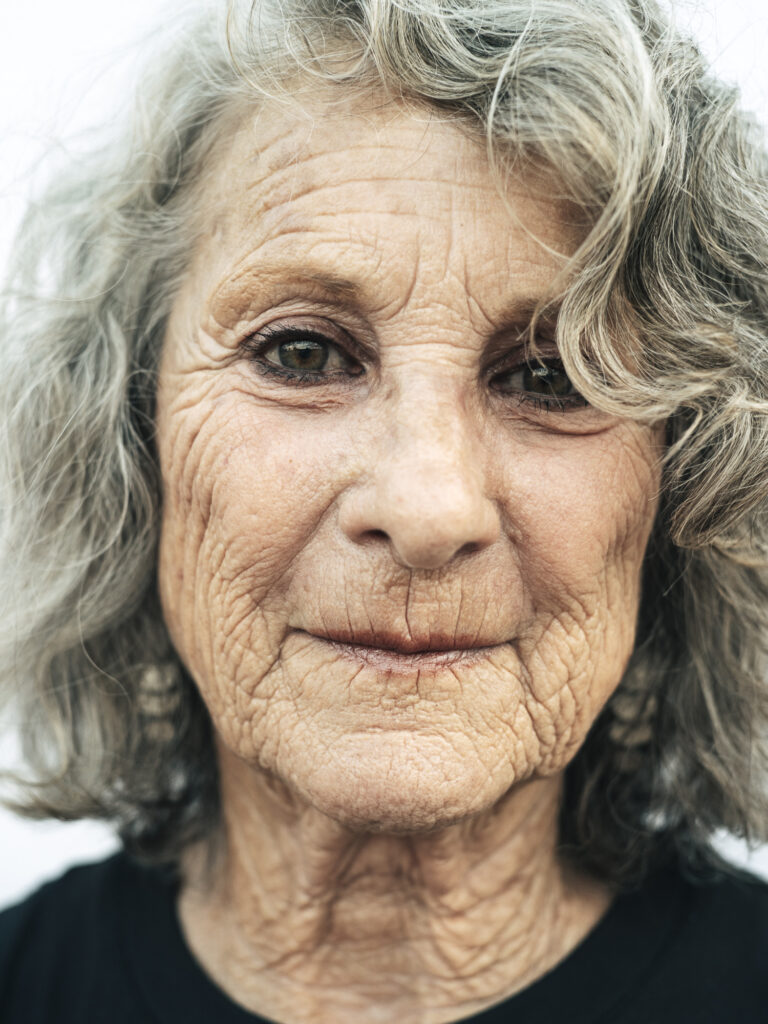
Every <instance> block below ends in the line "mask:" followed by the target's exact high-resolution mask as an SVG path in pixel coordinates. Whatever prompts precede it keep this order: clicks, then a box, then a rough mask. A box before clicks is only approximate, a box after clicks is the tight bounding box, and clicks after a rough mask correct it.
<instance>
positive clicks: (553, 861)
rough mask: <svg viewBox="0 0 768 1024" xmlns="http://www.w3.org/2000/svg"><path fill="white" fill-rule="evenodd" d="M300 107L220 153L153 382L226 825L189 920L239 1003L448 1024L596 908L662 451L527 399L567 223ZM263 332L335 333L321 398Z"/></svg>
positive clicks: (189, 654)
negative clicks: (577, 824) (559, 839)
mask: <svg viewBox="0 0 768 1024" xmlns="http://www.w3.org/2000/svg"><path fill="white" fill-rule="evenodd" d="M312 113H314V116H315V117H316V118H317V121H316V124H315V126H314V128H313V126H312V120H311V117H310V116H307V115H305V114H302V113H301V112H299V111H296V113H295V114H293V113H291V114H290V115H289V114H288V113H287V112H286V110H285V109H283V108H281V109H280V111H279V112H277V111H271V112H270V110H269V109H267V110H264V111H262V112H261V114H260V115H259V116H258V117H256V118H253V119H251V120H249V121H248V122H247V123H246V124H245V125H244V126H243V127H242V128H241V130H240V131H238V133H237V135H236V136H235V138H234V140H233V142H232V144H231V147H230V148H228V149H227V151H226V153H225V154H222V155H221V158H220V159H219V162H218V166H217V170H216V173H215V174H214V175H212V177H211V180H210V182H209V183H208V186H207V188H208V191H207V193H206V195H207V200H206V203H205V204H204V213H205V216H206V217H207V220H208V225H209V227H208V230H207V233H206V237H205V240H204V242H203V244H202V246H201V247H200V249H199V250H198V251H197V252H196V254H195V259H194V261H193V265H192V269H191V271H190V273H189V275H188V278H187V280H186V282H185V285H184V287H183V288H182V290H181V292H180V294H179V296H178V299H177V302H176V305H175V308H174V311H173V315H172V318H171V322H170V325H169V330H168V335H167V339H166V344H165V349H164V354H163V361H162V366H161V372H160V389H159V396H158V446H159V454H160V460H161V466H162V474H163V481H164V519H163V531H162V541H161V551H160V587H161V596H162V602H163V608H164V614H165V617H166V621H167V623H168V626H169V628H170V631H171V635H172V638H173V641H174V643H175V645H176V648H177V650H178V651H179V654H180V655H181V657H182V659H183V661H184V663H185V664H186V666H187V667H188V669H189V671H190V673H191V675H192V677H193V678H194V680H195V681H196V683H197V685H198V687H199V689H200V692H201V694H202V696H203V699H204V700H205V703H206V704H207V706H208V708H209V710H210V714H211V717H212V720H213V723H214V727H215V733H216V741H217V747H218V753H219V759H220V768H221V778H222V800H223V811H224V826H225V835H226V841H225V843H224V844H223V847H222V848H223V849H224V851H225V852H224V853H223V854H222V855H221V858H220V861H219V863H218V867H217V869H216V873H215V879H214V882H213V883H210V882H209V883H207V884H203V882H202V874H201V873H200V871H199V870H198V866H197V863H198V862H197V861H196V860H195V855H194V853H190V855H189V857H188V859H187V865H186V876H185V877H186V884H185V887H184V889H183V891H182V896H181V900H180V914H181V918H182V922H183V926H184V929H185V933H186V935H187V939H188V941H189V943H190V945H191V947H192V949H193V950H194V952H195V954H196V955H197V956H198V958H199V959H200V960H201V962H202V963H203V964H204V965H205V966H206V968H207V969H208V971H209V972H210V973H211V975H212V976H213V977H214V979H215V980H216V981H217V982H218V983H219V984H220V985H221V986H222V987H223V988H225V989H226V990H227V991H228V992H229V993H230V995H232V997H233V998H235V999H237V1000H238V1001H240V1002H241V1003H242V1004H243V1005H245V1006H247V1007H249V1008H251V1009H253V1010H256V1011H260V1012H262V1013H265V1014H268V1015H270V1016H273V1017H274V1018H275V1019H278V1020H286V1021H302V1022H303V1021H323V1020H331V1019H332V1020H335V1021H347V1020H349V1021H352V1020H356V1021H360V1020H372V1021H373V1020H392V1019H393V1014H395V1013H397V1015H398V1016H399V1017H400V1018H401V1019H402V1020H403V1021H406V1022H409V1021H413V1022H435V1024H437V1022H440V1021H448V1020H452V1019H456V1018H458V1017H459V1016H463V1015H465V1014H466V1013H469V1012H471V1011H472V1010H477V1009H480V1008H482V1007H483V1006H487V1005H489V1004H490V1003H492V1002H494V1001H496V1000H497V999H500V998H502V997H503V996H504V995H507V994H509V993H511V992H514V991H516V990H517V989H519V988H521V987H523V986H524V985H526V984H529V983H530V982H531V981H532V980H534V979H535V978H536V977H538V976H540V975H541V974H543V973H544V972H545V971H546V970H548V969H550V968H551V967H552V966H553V965H554V964H555V963H556V962H557V961H558V960H560V959H562V958H563V956H565V955H566V954H567V953H568V951H569V950H570V949H571V948H573V946H574V945H576V944H577V943H578V942H579V941H580V939H581V938H583V936H584V935H585V934H586V932H587V931H588V930H589V929H590V928H591V927H592V926H593V925H594V923H595V922H596V921H597V920H598V919H599V918H600V916H602V914H603V913H604V912H605V909H606V907H607V906H608V904H609V902H610V898H611V894H610V893H609V892H608V890H607V889H606V888H604V887H601V886H599V885H598V884H597V883H593V882H590V881H589V880H586V879H579V878H576V877H575V876H574V875H573V874H572V873H569V872H568V870H567V869H566V868H564V867H562V866H561V865H560V864H559V863H558V860H557V857H556V852H555V843H556V822H557V809H558V802H559V799H560V793H561V787H562V775H563V770H564V768H565V766H566V765H567V764H568V762H569V761H570V760H571V758H572V757H573V756H574V754H575V752H576V751H577V750H578V748H579V747H580V745H581V744H582V742H583V741H584V738H585V736H586V734H587V731H588V729H589V728H590V726H591V724H592V722H593V721H594V719H595V717H596V716H597V714H598V712H599V711H600V709H601V708H602V707H603V705H604V703H605V701H606V700H607V699H608V697H609V696H610V694H611V693H612V692H613V690H614V689H615V687H616V686H617V684H618V682H619V680H620V678H621V675H622V672H623V670H624V668H625V665H626V662H627V660H628V657H629V655H630V652H631V650H632V646H633V641H634V629H635V618H636V613H637V608H638V600H639V583H640V570H641V564H642V559H643V554H644V551H645V547H646V543H647V539H648V535H649V532H650V528H651V525H652V522H653V517H654V514H655V510H656V494H657V488H658V484H659V468H658V459H659V453H658V447H657V443H658V439H657V437H656V435H655V434H654V433H653V432H652V431H651V430H650V429H649V428H647V427H644V426H640V425H638V424H635V423H632V422H629V421H625V420H619V419H617V418H615V417H612V416H610V415H608V414H605V413H603V412H600V411H598V410H596V409H594V408H591V407H589V406H585V405H584V404H583V403H580V402H578V400H577V398H574V397H573V396H572V395H568V396H567V398H566V399H563V402H562V403H561V404H562V408H558V407H557V406H554V407H552V408H542V403H541V400H540V397H538V398H537V396H536V395H535V394H534V395H533V396H532V394H531V392H530V390H524V388H526V387H528V384H529V383H530V381H529V378H526V379H525V380H524V379H523V378H524V374H523V373H522V372H520V369H519V364H520V360H521V358H522V356H521V352H522V346H523V341H522V340H521V331H522V330H523V329H524V327H525V325H526V323H527V317H528V312H527V311H528V310H529V308H530V304H531V301H532V300H536V299H537V298H539V297H540V296H542V295H544V294H545V293H546V290H547V286H548V285H549V284H550V283H551V282H552V280H553V279H554V277H555V275H556V274H557V272H558V270H559V269H560V268H561V266H562V265H563V262H564V259H565V257H566V256H567V255H568V254H569V253H571V252H572V251H573V250H574V248H575V247H576V245H577V244H578V241H579V238H580V231H581V230H582V229H581V228H580V227H579V225H578V222H577V218H575V216H574V214H573V211H572V210H569V209H568V208H567V207H566V206H565V205H563V204H559V205H558V204H556V203H555V202H554V201H552V199H550V198H547V196H546V194H545V193H544V192H542V191H541V189H540V186H541V182H537V183H534V182H512V183H511V184H510V188H509V193H508V195H507V201H508V202H509V204H510V205H511V207H512V209H513V210H514V212H515V214H516V218H515V219H512V218H511V217H510V215H509V213H508V212H507V209H506V207H505V205H504V201H503V199H502V198H501V196H500V195H499V194H498V191H497V189H496V187H495V185H494V182H493V179H492V177H491V174H490V171H489V169H488V166H487V162H486V158H485V154H484V150H483V147H482V145H481V144H479V143H477V142H475V141H474V140H472V139H471V138H470V137H468V136H467V135H466V134H463V133H461V132H460V131H459V129H458V128H457V127H456V126H455V125H451V124H449V123H446V122H441V121H440V120H439V119H438V118H437V116H436V115H434V114H432V115H430V114H427V113H420V114H419V113H415V112H414V111H407V110H405V109H402V108H400V107H395V106H392V105H386V104H385V105H381V106H380V107H379V108H378V109H370V110H362V109H358V110H357V111H356V112H353V113H349V114H347V115H344V114H342V113H340V112H338V111H333V112H329V111H328V110H323V108H322V104H321V103H320V102H319V101H318V105H317V109H316V110H315V111H313V112H312ZM328 277H332V278H334V280H333V281H328V280H325V281H324V282H322V281H320V280H319V278H326V279H327V278H328ZM353 286H354V287H353ZM268 325H269V329H268V330H267V331H266V333H264V332H265V328H267V327H268ZM280 326H292V327H294V328H301V329H302V330H303V331H304V332H305V334H304V335H300V336H299V340H300V341H301V340H302V339H303V340H304V342H305V341H306V332H307V331H308V330H309V331H312V332H315V333H317V332H319V333H320V334H321V335H323V336H324V337H325V338H327V339H328V340H329V341H330V343H331V344H330V346H328V345H326V347H325V348H323V347H322V345H321V347H320V348H319V349H318V347H317V342H311V345H314V347H313V348H311V350H307V349H306V348H305V349H304V350H303V352H304V355H303V356H302V357H301V358H304V357H306V355H307V352H309V357H308V358H310V360H311V359H315V358H317V359H321V358H327V362H326V364H325V366H324V367H323V368H322V369H321V370H319V371H317V373H318V374H319V376H316V377H314V378H312V380H311V381H310V382H306V381H300V380H297V379H296V373H297V372H301V371H300V370H298V371H297V370H296V368H295V359H296V358H297V357H296V355H295V352H294V354H293V355H291V352H290V351H289V353H288V357H287V358H288V363H289V368H288V369H287V368H286V365H285V358H286V357H285V356H284V352H285V351H286V350H284V349H282V350H281V349H280V348H279V344H280V343H279V342H275V341H274V340H273V339H274V338H275V334H274V331H275V330H276V329H277V328H278V327H280ZM270 331H271V332H273V333H272V334H270ZM259 345H260V346H261V347H260V348H259ZM542 346H543V353H544V356H548V357H550V358H551V357H552V356H553V354H554V353H555V351H556V350H555V348H554V334H553V333H552V334H551V335H550V336H546V335H545V336H544V337H543V339H542ZM318 353H319V355H318ZM281 359H282V360H283V362H281ZM291 359H294V362H291V361H290V360H291ZM291 368H292V369H291ZM291 373H293V376H291ZM558 380H560V381H561V382H562V376H561V377H559V378H558ZM393 649H395V650H394V651H393ZM425 651H427V652H431V653H426V654H425V653H418V652H425ZM350 950H351V951H352V953H350Z"/></svg>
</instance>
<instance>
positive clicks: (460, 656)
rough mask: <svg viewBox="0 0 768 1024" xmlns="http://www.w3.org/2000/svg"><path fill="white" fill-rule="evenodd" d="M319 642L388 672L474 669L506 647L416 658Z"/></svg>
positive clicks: (385, 650) (429, 653) (427, 653)
mask: <svg viewBox="0 0 768 1024" xmlns="http://www.w3.org/2000/svg"><path fill="white" fill-rule="evenodd" d="M318 639H320V640H323V642H324V643H327V644H330V646H331V647H334V648H335V649H336V650H337V651H338V652H339V654H341V655H342V656H343V657H344V658H349V659H350V660H351V661H356V662H357V663H358V664H359V663H360V662H362V663H363V664H365V665H370V666H371V667H372V668H377V669H379V670H380V671H384V672H414V671H420V672H439V671H440V670H441V669H445V668H450V667H452V666H454V665H459V664H461V665H472V664H474V663H476V662H478V661H484V660H485V659H486V658H487V657H488V656H489V655H490V654H492V653H493V652H494V651H497V650H498V649H499V646H502V645H496V646H494V647H466V648H458V649H454V650H448V651H418V652H416V653H414V654H404V653H403V652H401V651H393V650H390V649H388V648H386V647H368V646H366V645H365V644H350V643H344V642H341V641H338V640H325V639H324V638H323V637H318Z"/></svg>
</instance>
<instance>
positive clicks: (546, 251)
mask: <svg viewBox="0 0 768 1024" xmlns="http://www.w3.org/2000/svg"><path fill="white" fill-rule="evenodd" d="M557 193H558V186H557V183H556V182H555V181H554V180H553V178H552V177H548V176H545V175H542V174H540V173H538V174H534V173H533V172H531V173H530V174H528V175H526V176H524V177H522V178H510V179H509V180H508V181H507V183H506V184H505V185H504V187H503V188H500V187H499V184H498V180H497V178H496V177H495V176H494V174H493V173H492V171H491V168H490V165H489V162H488V158H487V153H486V148H485V143H484V140H483V139H481V138H480V137H479V136H478V137H474V136H473V135H472V134H471V133H470V130H469V129H468V128H467V127H466V126H465V125H460V124H459V123H457V122H456V121H455V119H454V120H451V119H450V118H449V117H448V116H447V115H444V114H441V113H440V112H437V111H434V110H429V109H424V108H414V107H405V106H404V105H403V104H398V103H394V102H392V101H387V102H380V103H378V104H376V103H374V102H372V101H371V100H370V99H368V100H366V101H363V100H359V101H356V102H355V103H348V104H347V107H346V109H339V107H338V105H337V104H334V105H331V104H329V103H324V102H323V100H322V98H318V99H316V100H315V101H313V102H312V103H307V102H305V101H304V102H302V105H301V106H299V105H298V104H291V105H285V104H281V105H280V106H278V105H277V104H267V105H265V106H263V107H262V108H260V109H259V110H258V111H257V112H255V113H253V114H252V115H250V116H248V117H246V118H245V119H244V120H243V122H242V123H241V124H240V126H239V128H238V130H237V131H236V132H235V134H234V135H233V136H232V138H231V139H230V140H229V141H228V143H227V145H226V147H225V148H224V149H223V150H222V152H221V153H220V154H219V155H218V158H217V161H216V164H215V166H214V168H213V171H212V173H211V175H209V177H208V179H207V183H206V187H205V191H204V193H203V203H202V207H203V215H204V218H205V222H206V224H207V228H206V231H205V234H204V243H203V246H202V253H201V254H202V255H203V257H204V260H205V263H206V267H207V270H208V272H209V275H212V276H213V277H215V276H216V275H217V274H218V275H219V277H221V278H227V277H231V276H232V274H233V272H235V273H236V268H237V267H238V266H239V264H240V263H243V264H248V263H251V262H252V261H253V259H254V258H258V259H259V260H260V261H261V263H262V264H263V266H264V268H265V269H268V268H269V267H271V266H274V268H275V272H276V273H279V272H280V268H281V267H283V266H284V265H286V264H290V263H291V261H293V263H294V265H295V266H296V267H299V266H300V267H301V269H302V273H306V275H307V276H312V275H313V274H314V275H315V276H325V277H326V279H328V280H331V279H334V280H335V281H336V282H337V284H338V287H339V289H340V290H341V291H343V290H344V289H345V286H346V285H349V286H350V289H349V290H350V293H351V291H352V290H354V289H355V288H356V286H357V279H358V278H360V277H368V278H369V279H370V278H372V277H387V276H390V277H393V278H396V277H398V275H399V276H400V277H401V278H403V281H402V282H400V283H401V284H402V285H403V287H407V286H408V285H407V282H406V281H405V278H408V277H409V275H410V276H411V277H412V276H413V271H414V267H415V265H416V264H418V265H419V273H420V277H421V279H422V283H424V284H431V283H434V282H436V281H438V280H442V281H445V280H446V279H449V278H450V279H454V280H455V279H456V278H457V277H458V278H459V279H460V280H462V281H463V283H464V284H465V286H467V287H470V286H473V284H474V283H476V281H479V282H480V283H481V284H482V282H486V283H487V282H489V280H491V279H492V278H493V277H494V276H495V275H501V276H505V277H506V276H508V275H509V274H512V275H514V274H515V272H516V268H524V270H525V273H526V274H527V276H528V278H529V279H530V280H529V282H528V285H531V284H533V283H535V281H534V280H533V279H536V278H540V279H542V281H543V282H544V283H546V281H548V280H550V279H551V278H552V276H553V274H554V272H555V271H556V270H557V269H559V268H560V266H562V264H563V263H564V261H565V258H566V257H567V256H569V255H571V254H572V253H573V251H574V250H575V249H576V247H577V246H578V243H579V241H580V240H581V239H582V238H583V236H584V232H585V223H584V218H583V217H581V216H580V215H579V212H578V210H577V209H576V208H575V207H574V206H573V205H572V204H569V203H567V202H566V201H565V200H563V199H562V198H561V197H558V195H557Z"/></svg>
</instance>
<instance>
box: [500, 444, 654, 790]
mask: <svg viewBox="0 0 768 1024" xmlns="http://www.w3.org/2000/svg"><path fill="white" fill-rule="evenodd" d="M652 453H653V447H652V444H651V439H650V436H649V434H648V432H647V430H646V429H645V428H641V427H638V426H636V425H634V424H620V425H619V426H617V427H615V428H613V429H611V430H609V431H605V432H604V433H602V434H600V435H594V436H590V437H584V438H575V437H571V438H568V439H567V443H566V444H562V447H560V449H559V450H553V449H550V450H548V451H546V452H542V451H538V452H537V451H535V450H534V449H533V448H530V449H528V451H527V453H526V454H525V456H524V458H523V459H522V460H519V461H518V462H517V464H516V465H515V467H514V470H513V471H511V472H510V473H509V474H508V477H507V486H508V488H509V493H510V495H515V496H516V500H513V502H511V503H510V505H509V506H508V510H509V516H510V521H513V522H514V526H513V529H514V530H515V531H516V533H517V545H518V551H519V565H520V570H519V571H520V578H521V581H522V586H523V587H524V588H525V590H526V592H527V602H526V605H527V608H528V617H527V619H526V621H525V623H524V624H522V626H521V631H520V639H519V644H518V654H519V657H520V661H521V665H522V667H523V671H524V674H525V678H526V691H527V696H526V700H525V701H524V712H525V714H526V716H527V718H528V721H529V725H530V728H531V729H532V731H533V732H534V733H535V734H536V735H537V736H540V737H542V736H554V737H556V741H555V742H554V743H548V744H546V747H547V749H546V753H545V755H544V756H543V757H542V760H541V764H540V768H539V770H540V772H541V773H544V774H550V773H552V772H554V771H557V770H560V769H562V768H563V767H564V766H565V764H567V762H568V760H570V758H571V757H572V756H573V754H574V753H575V750H576V749H578V747H579V746H580V745H581V743H582V742H583V740H584V738H585V736H586V733H587V731H588V729H589V728H590V726H591V725H592V723H593V721H594V719H595V717H596V716H597V714H598V713H599V711H600V710H601V708H602V707H603V705H604V704H605V702H606V701H607V699H608V698H609V697H610V695H611V693H612V692H613V691H614V689H615V688H616V686H617V685H618V683H619V681H620V679H621V677H622V675H623V672H624V669H625V668H626V664H627V661H628V660H629V657H630V655H631V652H632V649H633V646H634V638H635V627H636V618H637V611H638V607H639V598H640V582H641V571H642V564H643V557H644V553H645V549H646V545H647V541H648V536H649V534H650V530H651V527H652V524H653V520H654V517H655V513H656V507H657V497H656V495H657V489H658V484H659V471H658V468H657V462H656V460H655V458H654V456H653V454H652Z"/></svg>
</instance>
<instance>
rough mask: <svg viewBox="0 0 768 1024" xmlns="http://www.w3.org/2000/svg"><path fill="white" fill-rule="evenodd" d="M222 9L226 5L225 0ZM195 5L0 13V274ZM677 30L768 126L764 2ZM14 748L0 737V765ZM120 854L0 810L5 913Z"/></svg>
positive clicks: (90, 827) (95, 3)
mask: <svg viewBox="0 0 768 1024" xmlns="http://www.w3.org/2000/svg"><path fill="white" fill-rule="evenodd" d="M222 2H223V0H222ZM196 6H197V3H196V0H186V2H185V0H166V2H165V3H163V2H158V0H132V2H131V3H130V4H115V3H105V2H104V0H67V2H66V3H62V2H61V0H38V2H34V0H33V2H29V3H26V4H12V3H10V0H5V2H4V3H3V4H2V7H0V265H2V263H4V262H5V259H6V258H7V253H8V251H9V249H10V245H11V240H12V237H13V232H14V228H15V226H16V224H17V223H18V220H19V217H20V215H21V212H22V210H23V208H24V204H25V201H26V199H27V197H28V196H29V194H30V192H31V191H32V190H33V188H34V183H35V181H36V180H37V179H38V177H39V176H38V174H37V172H36V168H37V164H38V163H39V162H40V160H41V158H42V157H43V156H44V155H45V154H46V153H48V152H49V151H50V150H51V149H52V148H53V149H54V150H58V151H59V153H60V154H63V155H65V154H66V153H67V152H68V151H71V150H74V151H80V150H81V149H83V148H86V147H87V138H88V136H87V131H88V128H89V126H92V125H95V124H99V123H101V122H102V121H105V120H109V119H111V118H113V117H114V116H116V114H117V112H119V111H120V110H124V109H125V108H126V106H127V104H128V102H129V97H130V92H131V84H132V82H133V81H134V80H135V78H136V76H137V74H138V69H139V67H140V66H141V60H142V54H144V53H145V52H146V50H147V48H148V47H150V46H152V45H153V42H154V39H155V37H156V35H157V31H158V29H160V30H162V31H166V30H168V29H169V28H172V26H173V22H174V19H175V18H176V17H177V16H178V15H180V14H181V15H183V13H185V12H187V11H189V10H190V8H194V7H196ZM676 9H677V17H678V19H679V20H680V21H681V22H682V23H683V24H685V25H686V26H688V28H689V29H690V31H692V33H693V34H694V35H695V36H696V37H697V38H698V39H699V41H700V42H701V45H702V47H703V49H704V51H705V52H706V53H707V55H708V56H709V57H710V59H711V60H712V61H713V62H714V66H715V68H716V70H717V72H718V74H719V75H720V77H722V78H724V79H726V80H728V81H731V82H734V83H737V84H738V85H739V86H740V88H741V90H742V95H743V105H744V106H745V107H746V108H748V109H750V110H752V111H754V112H755V113H756V114H757V115H758V116H759V117H760V119H761V120H762V122H763V124H764V125H768V61H766V59H765V54H766V52H768V5H767V4H766V2H765V0H677V3H676ZM15 761H16V752H15V746H14V744H13V742H12V740H11V738H10V737H8V736H6V737H5V738H2V737H0V764H2V765H4V766H8V765H13V764H14V763H15ZM722 845H723V848H724V849H725V850H726V852H727V854H728V855H729V856H730V857H731V859H733V860H735V861H737V862H739V863H745V864H748V865H749V866H750V867H751V868H752V870H754V871H756V872H758V873H760V874H762V875H764V876H765V877H766V878H768V848H763V849H761V850H759V851H756V852H755V853H753V854H752V855H751V856H750V855H749V852H748V851H747V850H746V849H744V847H743V846H742V845H741V844H739V843H736V842H735V841H733V840H731V839H730V838H729V837H723V843H722ZM116 848H117V842H116V840H115V838H114V836H113V835H112V833H111V831H110V830H109V829H108V828H106V827H105V826H103V825H101V824H98V823H94V822H78V823H74V824H64V823H60V822H37V823H32V822H27V821H22V820H21V819H18V818H15V817H14V816H12V815H11V814H9V813H8V812H7V811H3V810H2V809H0V906H3V905H5V904H7V903H9V902H12V901H14V900H16V899H18V898H20V897H22V896H23V895H24V894H26V893H27V892H29V891H30V890H31V889H33V888H35V887H37V886H38V885H39V884H40V883H41V882H42V881H44V880H47V879H48V878H51V877H55V876H56V875H58V874H60V873H61V872H62V871H63V870H64V869H65V868H66V867H68V866H69V865H71V864H74V863H77V862H82V861H86V860H92V859H97V858H100V857H102V856H104V855H106V854H107V853H108V852H110V851H111V850H113V849H116Z"/></svg>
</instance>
